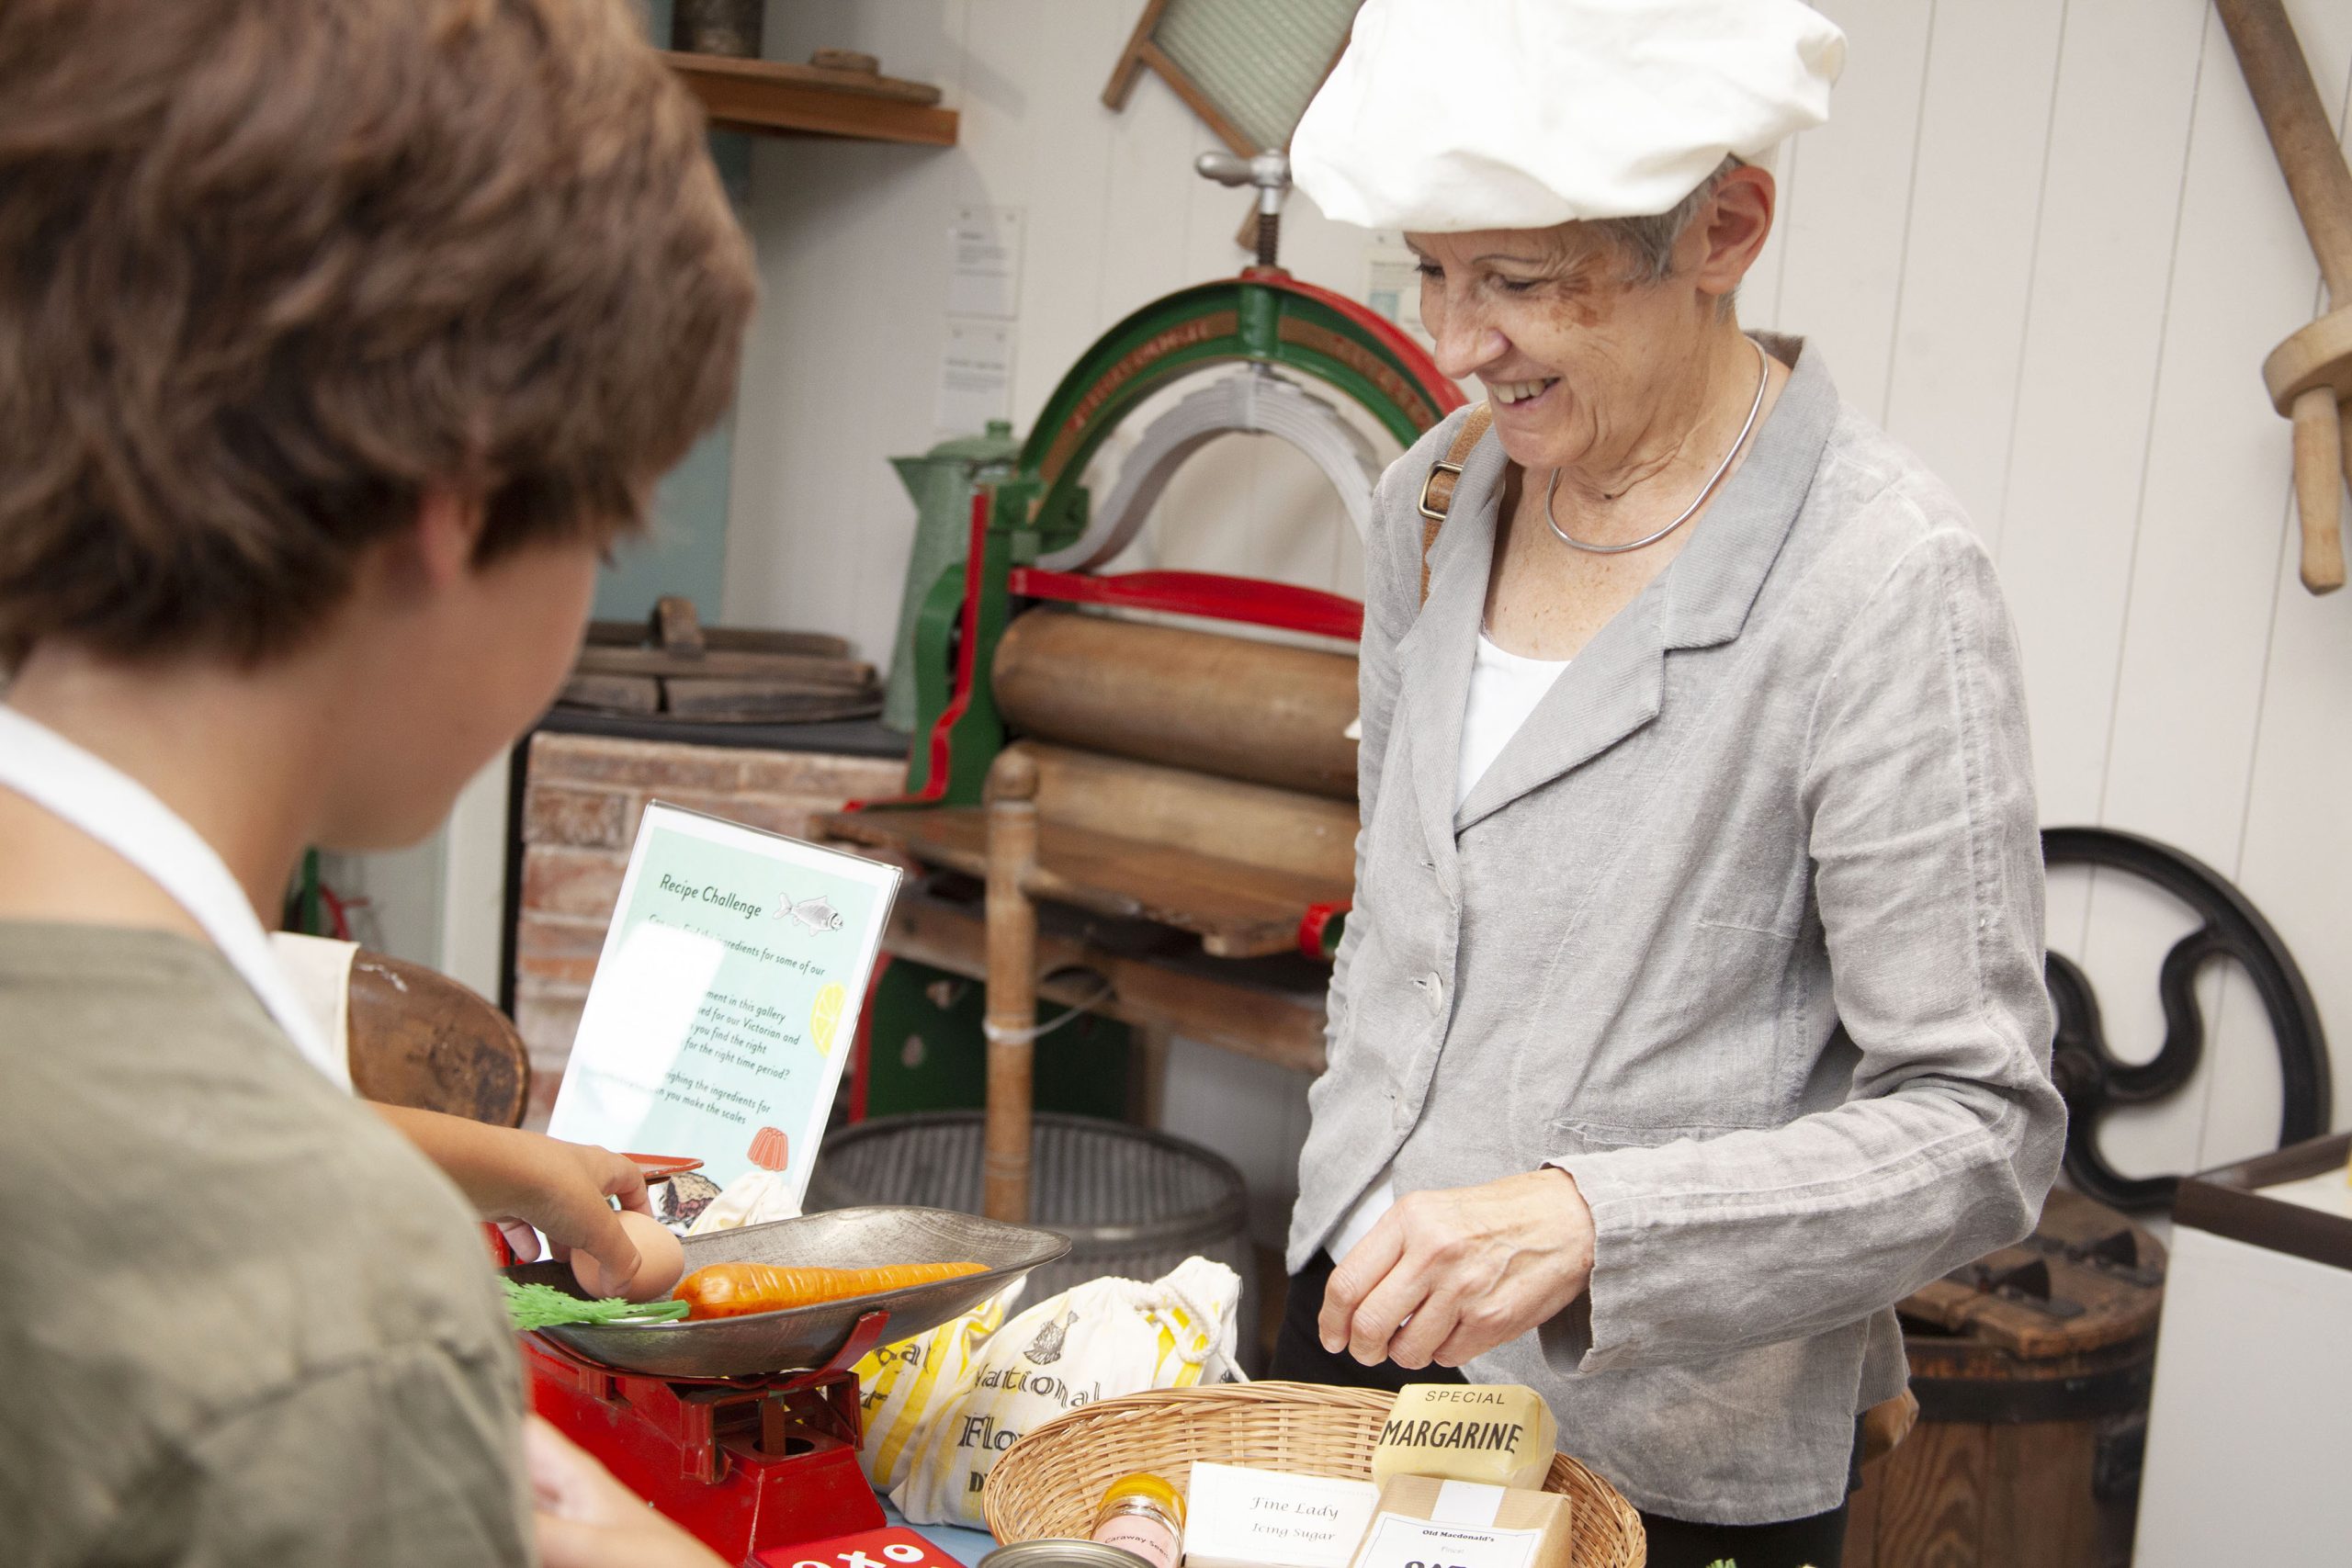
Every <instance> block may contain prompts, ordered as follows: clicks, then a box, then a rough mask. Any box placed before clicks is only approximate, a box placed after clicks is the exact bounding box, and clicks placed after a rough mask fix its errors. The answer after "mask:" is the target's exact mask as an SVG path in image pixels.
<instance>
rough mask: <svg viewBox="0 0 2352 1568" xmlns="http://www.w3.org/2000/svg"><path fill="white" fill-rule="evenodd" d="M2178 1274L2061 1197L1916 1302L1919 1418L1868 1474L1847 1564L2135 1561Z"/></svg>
mask: <svg viewBox="0 0 2352 1568" xmlns="http://www.w3.org/2000/svg"><path fill="white" fill-rule="evenodd" d="M2164 1269H2165V1250H2164V1247H2163V1246H2162V1244H2160V1243H2159V1242H2157V1241H2156V1239H2155V1238H2154V1236H2152V1235H2149V1234H2148V1233H2147V1232H2146V1231H2144V1230H2142V1229H2141V1228H2140V1227H2139V1226H2137V1225H2135V1224H2131V1222H2130V1221H2129V1220H2127V1219H2125V1218H2124V1217H2123V1216H2122V1215H2121V1214H2120V1213H2116V1212H2115V1211H2114V1210H2112V1209H2109V1208H2107V1207H2106V1206H2104V1205H2102V1204H2098V1203H2094V1202H2092V1201H2090V1200H2089V1199H2087V1198H2085V1197H2082V1196H2080V1195H2079V1194H2076V1193H2073V1192H2066V1191H2057V1192H2052V1193H2051V1195H2050V1201H2049V1203H2048V1204H2047V1205H2046V1206H2045V1207H2044V1208H2043V1210H2042V1213H2041V1224H2039V1225H2037V1226H2036V1227H2035V1229H2034V1233H2033V1235H2031V1236H2030V1237H2028V1238H2027V1239H2026V1240H2025V1241H2024V1242H2023V1243H2022V1244H2020V1245H2019V1246H2017V1247H2004V1248H2002V1249H2001V1250H2000V1251H1998V1252H1996V1253H1994V1254H1993V1255H1992V1256H1990V1257H1988V1258H1983V1259H1981V1260H1980V1261H1978V1262H1975V1263H1973V1264H1971V1265H1969V1266H1968V1267H1967V1268H1966V1269H1960V1270H1958V1271H1956V1272H1954V1273H1952V1274H1950V1275H1947V1276H1946V1277H1944V1278H1943V1279H1941V1280H1937V1281H1936V1282H1935V1283H1933V1284H1931V1285H1929V1286H1928V1287H1927V1288H1926V1289H1924V1290H1922V1291H1920V1292H1918V1293H1917V1294H1916V1295H1914V1296H1911V1297H1910V1298H1908V1299H1907V1300H1905V1302H1904V1303H1902V1305H1901V1306H1900V1307H1899V1308H1898V1309H1897V1310H1898V1312H1899V1314H1900V1315H1901V1317H1902V1319H1903V1344H1904V1348H1905V1351H1906V1352H1907V1353H1908V1354H1909V1356H1910V1359H1911V1389H1912V1392H1913V1393H1916V1394H1917V1395H1918V1398H1919V1424H1918V1426H1917V1427H1914V1428H1913V1429H1912V1432H1911V1435H1910V1437H1909V1438H1906V1439H1905V1441H1904V1442H1903V1443H1902V1444H1901V1445H1900V1446H1898V1447H1897V1448H1896V1449H1895V1450H1894V1452H1893V1453H1891V1454H1889V1455H1887V1456H1886V1457H1884V1458H1883V1459H1881V1460H1877V1461H1872V1462H1871V1463H1870V1464H1868V1465H1865V1466H1864V1467H1863V1468H1862V1489H1861V1490H1860V1492H1858V1493H1856V1494H1855V1495H1854V1497H1853V1500H1852V1504H1851V1507H1850V1509H1849V1525H1848V1529H1847V1536H1846V1564H1847V1568H1913V1565H1915V1564H1917V1565H1925V1564H1929V1563H1932V1564H1935V1565H1936V1568H1979V1565H1981V1568H2126V1565H2128V1564H2129V1563H2130V1562H2131V1523H2132V1516H2133V1514H2134V1512H2135V1511H2136V1508H2137V1506H2138V1502H2139V1495H2140V1453H2141V1450H2142V1447H2143V1444H2144V1442H2145V1439H2146V1435H2147V1414H2148V1391H2149V1387H2150V1383H2151V1381H2152V1378H2153V1375H2154V1368H2155V1354H2156V1314H2157V1312H2158V1310H2159V1309H2160V1308H2161V1307H2162V1305H2163V1302H2164Z"/></svg>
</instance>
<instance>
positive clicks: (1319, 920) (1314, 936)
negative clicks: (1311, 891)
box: [1298, 904, 1349, 958]
mask: <svg viewBox="0 0 2352 1568" xmlns="http://www.w3.org/2000/svg"><path fill="white" fill-rule="evenodd" d="M1348 909H1349V906H1348V905H1346V904H1309V905H1308V906H1307V907H1306V914H1304V915H1302V916H1300V917H1299V920H1298V950H1299V952H1301V953H1305V954H1306V956H1307V957H1309V958H1329V957H1330V956H1331V954H1332V952H1333V948H1332V946H1331V944H1330V943H1329V942H1327V941H1326V940H1325V939H1326V937H1327V935H1328V933H1329V931H1330V929H1331V922H1332V921H1333V920H1335V919H1339V918H1340V916H1342V915H1344V914H1346V913H1347V912H1348Z"/></svg>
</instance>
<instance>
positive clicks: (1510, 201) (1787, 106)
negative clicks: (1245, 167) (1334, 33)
mask: <svg viewBox="0 0 2352 1568" xmlns="http://www.w3.org/2000/svg"><path fill="white" fill-rule="evenodd" d="M1845 62H1846V35H1845V34H1843V33H1841V32H1839V31H1838V28H1837V27H1836V26H1835V25H1834V24H1832V23H1831V22H1830V21H1829V19H1828V18H1827V17H1824V16H1822V15H1821V14H1820V13H1819V12H1817V11H1815V10H1814V9H1813V7H1812V6H1807V5H1805V4H1804V3H1803V0H1365V4H1364V6H1363V9H1362V10H1361V11H1359V12H1358V13H1357V14H1356V21H1355V31H1354V33H1353V35H1352V37H1351V39H1350V40H1349V43H1348V48H1347V52H1346V53H1345V54H1343V55H1342V56H1340V62H1339V64H1338V66H1337V67H1335V68H1334V69H1333V70H1332V72H1331V75H1330V79H1329V81H1327V82H1325V83H1324V84H1323V88H1322V91H1320V92H1318V93H1317V94H1316V95H1315V101H1314V102H1313V103H1311V104H1309V105H1308V106H1307V107H1306V117H1305V118H1303V119H1301V120H1300V121H1299V123H1298V130H1297V133H1296V134H1295V136H1294V137H1293V138H1292V139H1291V149H1290V156H1291V171H1292V177H1293V178H1294V179H1295V180H1296V181H1297V183H1298V187H1299V188H1300V189H1301V190H1303V191H1305V192H1306V194H1307V195H1308V196H1310V197H1314V198H1315V204H1316V205H1317V207H1319V208H1321V209H1323V211H1324V213H1325V215H1326V216H1328V217H1331V218H1336V219H1338V220H1340V221H1341V222H1345V223H1356V224H1361V225H1363V227H1365V228H1367V229H1414V230H1420V231H1425V232H1430V233H1442V232H1449V231H1453V232H1458V231H1463V230H1470V229H1547V228H1550V227H1551V226H1552V225H1554V224H1555V223H1566V222H1568V221H1571V220H1577V219H1589V218H1629V217H1638V216H1645V215H1648V214H1652V213H1658V212H1665V211H1667V210H1668V209H1671V208H1672V207H1673V206H1674V204H1675V203H1676V202H1678V201H1680V200H1681V199H1682V198H1683V197H1686V196H1688V195H1690V194H1691V191H1693V190H1695V189H1696V188H1698V186H1699V183H1700V182H1701V181H1702V180H1703V179H1705V178H1706V177H1707V175H1710V174H1711V173H1713V171H1714V169H1715V166H1716V165H1717V164H1721V163H1722V162H1723V161H1724V154H1725V153H1736V154H1738V155H1739V156H1740V157H1742V158H1747V159H1753V158H1755V157H1757V156H1758V155H1760V154H1762V153H1764V152H1768V151H1769V150H1770V149H1771V148H1772V147H1774V146H1776V145H1777V144H1778V143H1779V142H1780V141H1781V140H1782V139H1783V138H1785V137H1787V136H1788V135H1790V134H1791V133H1792V132H1794V131H1798V130H1804V129H1806V128H1807V127H1809V126H1815V125H1820V124H1822V123H1823V122H1824V121H1826V119H1827V118H1829V85H1830V84H1831V83H1832V82H1834V81H1836V80H1837V79H1838V71H1839V70H1840V69H1841V68H1842V67H1843V66H1844V65H1845Z"/></svg>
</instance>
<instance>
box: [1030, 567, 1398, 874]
mask: <svg viewBox="0 0 2352 1568" xmlns="http://www.w3.org/2000/svg"><path fill="white" fill-rule="evenodd" d="M994 683H995V688H996V700H997V706H998V707H999V708H1000V709H1001V710H1002V712H1003V714H1004V716H1005V717H1006V719H1007V720H1008V721H1009V722H1010V723H1011V724H1012V728H1014V729H1016V730H1019V731H1021V732H1022V733H1023V734H1026V735H1028V736H1031V737H1033V738H1035V739H1040V740H1052V741H1057V742H1059V743H1061V744H1063V745H1066V746H1074V747H1079V748H1082V749H1084V750H1091V751H1107V752H1110V753H1111V754H1113V755H1114V756H1119V757H1132V758H1135V759H1136V761H1145V762H1160V763H1165V764H1167V765H1168V766H1169V767H1170V768H1172V769H1182V770H1185V771H1187V772H1189V773H1198V774H1212V775H1216V777H1219V778H1226V779H1240V780H1247V781H1249V782H1250V783H1253V784H1270V785H1272V786H1273V787H1274V788H1276V789H1278V790H1295V791H1301V792H1304V793H1306V794H1309V795H1322V796H1326V797H1328V798H1329V799H1332V800H1344V801H1346V802H1348V819H1349V823H1350V829H1349V831H1350V832H1351V834H1352V832H1353V831H1354V828H1353V823H1354V819H1355V798H1356V743H1355V742H1354V741H1353V740H1352V739H1350V738H1349V736H1348V728H1349V726H1351V724H1353V723H1354V721H1355V716H1356V661H1355V660H1354V659H1353V657H1351V656H1350V655H1347V654H1340V653H1326V652H1322V651H1320V650H1318V649H1306V648H1294V647H1288V646H1285V645H1283V644H1280V643H1271V642H1263V641H1260V640H1256V639H1253V638H1249V637H1225V636H1221V635H1219V634H1217V633H1215V632H1201V631H1189V630H1185V629H1182V628H1180V627H1175V626H1154V625H1148V624H1145V623H1141V622H1136V621H1117V620H1112V619H1109V618H1107V617H1105V616H1101V615H1078V614H1073V613H1069V612H1063V611H1042V612H1037V613H1034V614H1031V615H1022V616H1019V617H1017V618H1015V619H1014V621H1013V623H1012V625H1011V626H1007V627H1006V628H1005V633H1004V638H1003V640H1002V641H1001V643H999V644H998V646H997V655H996V667H995V671H994ZM1202 847H1203V848H1207V847H1209V846H1208V845H1207V844H1204V845H1203V846H1202Z"/></svg>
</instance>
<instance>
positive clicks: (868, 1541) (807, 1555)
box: [752, 1528, 964, 1568]
mask: <svg viewBox="0 0 2352 1568" xmlns="http://www.w3.org/2000/svg"><path fill="white" fill-rule="evenodd" d="M752 1562H755V1563H757V1564H759V1568H964V1564H963V1563H961V1562H957V1561H956V1559H954V1558H953V1557H950V1556H948V1555H947V1553H945V1552H944V1551H940V1550H939V1548H937V1547H936V1546H933V1544H932V1543H931V1542H930V1541H928V1540H924V1539H923V1538H922V1536H919V1535H917V1534H916V1533H915V1532H914V1531H912V1530H910V1529H903V1528H893V1529H879V1530H860V1531H858V1532H857V1533H856V1534H855V1535H837V1536H835V1537H833V1538H832V1540H805V1541H802V1542H801V1543H800V1544H799V1545H798V1546H779V1547H776V1548H775V1549H774V1550H773V1551H763V1552H761V1553H760V1554H759V1555H758V1556H757V1557H754V1558H752Z"/></svg>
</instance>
